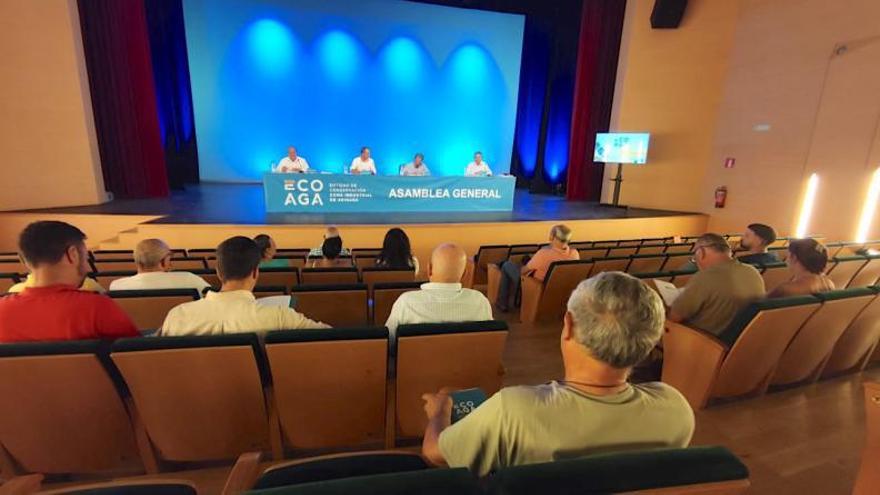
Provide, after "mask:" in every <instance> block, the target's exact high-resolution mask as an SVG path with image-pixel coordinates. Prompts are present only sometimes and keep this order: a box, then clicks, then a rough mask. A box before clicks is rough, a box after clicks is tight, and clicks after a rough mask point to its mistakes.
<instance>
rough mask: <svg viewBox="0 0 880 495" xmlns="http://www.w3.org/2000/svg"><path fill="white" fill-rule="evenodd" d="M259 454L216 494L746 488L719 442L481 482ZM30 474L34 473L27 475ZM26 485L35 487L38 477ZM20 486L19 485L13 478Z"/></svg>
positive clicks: (123, 485)
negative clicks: (276, 460)
mask: <svg viewBox="0 0 880 495" xmlns="http://www.w3.org/2000/svg"><path fill="white" fill-rule="evenodd" d="M260 460H261V456H260V455H259V454H258V453H246V454H243V455H241V456H240V457H239V459H238V461H237V462H236V464H235V466H234V467H233V469H232V472H231V473H230V475H229V477H228V478H227V481H226V485H225V486H224V488H223V491H222V492H221V495H238V494H240V493H244V492H245V491H247V493H253V494H278V493H283V494H301V495H306V494H307V495H313V494H327V493H334V494H368V495H369V494H383V495H395V494H401V495H403V494H407V495H408V494H411V493H419V494H448V493H461V494H486V495H520V494H532V493H620V492H627V493H654V494H660V493H683V492H687V493H701V494H728V495H729V494H736V493H742V492H744V491H745V490H747V489H748V487H749V485H750V483H749V471H748V468H747V467H746V466H745V465H744V464H743V463H742V462H741V461H740V460H739V459H738V458H737V457H736V456H735V455H734V454H733V453H731V452H730V451H729V450H727V449H725V448H723V447H691V448H686V449H652V450H640V451H626V452H618V453H612V454H595V455H591V456H586V457H580V458H572V459H565V460H558V461H554V462H547V463H539V464H531V465H524V466H513V467H508V468H504V469H500V470H499V471H497V472H496V473H494V474H492V475H490V476H489V477H488V478H487V479H486V480H484V481H481V480H478V479H476V478H475V477H474V476H473V475H472V474H471V473H470V472H469V471H467V470H466V469H463V468H453V469H450V468H439V469H437V468H431V467H429V466H428V465H427V464H426V462H425V460H424V459H423V458H422V457H421V456H419V455H418V454H415V453H411V452H403V451H371V452H356V453H351V454H341V455H331V456H321V457H315V458H309V459H302V460H296V461H289V462H284V463H280V464H275V465H272V466H269V467H268V468H265V469H261V468H260V465H259V462H260ZM34 478H36V479H34ZM20 481H30V485H31V489H30V490H26V489H25V490H21V489H20V490H18V491H17V493H19V494H30V493H35V492H36V490H37V489H38V488H39V482H40V479H39V477H38V475H32V476H31V479H30V480H25V479H23V478H19V479H16V480H13V482H20ZM19 485H20V486H26V485H25V484H24V483H19ZM248 490H250V491H248ZM111 492H112V493H114V494H116V495H140V494H142V493H162V494H164V495H196V493H198V486H197V485H195V484H194V483H192V482H189V481H183V480H173V479H158V480H156V479H153V480H123V481H114V482H106V483H97V484H91V485H81V486H74V487H69V488H62V489H58V490H50V491H48V492H43V493H48V494H53V495H86V494H89V495H93V494H95V493H111Z"/></svg>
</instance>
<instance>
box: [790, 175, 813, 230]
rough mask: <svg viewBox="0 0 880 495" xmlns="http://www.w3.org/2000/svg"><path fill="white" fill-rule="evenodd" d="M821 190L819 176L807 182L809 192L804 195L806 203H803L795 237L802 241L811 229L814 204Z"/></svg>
mask: <svg viewBox="0 0 880 495" xmlns="http://www.w3.org/2000/svg"><path fill="white" fill-rule="evenodd" d="M818 189H819V176H818V175H817V174H812V175H810V178H809V180H807V190H806V192H805V194H804V202H803V203H801V215H800V217H799V218H798V223H797V230H796V231H795V236H796V237H797V238H798V239H802V238H804V237H806V236H807V232H808V229H809V227H810V218H811V217H812V216H813V204H814V203H815V202H816V191H817V190H818Z"/></svg>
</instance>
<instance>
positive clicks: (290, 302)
mask: <svg viewBox="0 0 880 495" xmlns="http://www.w3.org/2000/svg"><path fill="white" fill-rule="evenodd" d="M257 304H259V305H260V306H281V307H282V308H292V307H294V306H296V300H294V299H293V297H292V296H269V297H261V298H259V299H257Z"/></svg>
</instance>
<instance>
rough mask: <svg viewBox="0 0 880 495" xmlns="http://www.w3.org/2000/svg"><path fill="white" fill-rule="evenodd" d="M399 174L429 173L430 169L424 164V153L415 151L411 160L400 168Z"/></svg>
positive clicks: (422, 174) (413, 175)
mask: <svg viewBox="0 0 880 495" xmlns="http://www.w3.org/2000/svg"><path fill="white" fill-rule="evenodd" d="M400 175H403V176H408V177H423V176H426V175H431V171H430V170H428V166H427V165H425V155H423V154H421V153H416V156H414V157H413V160H412V161H411V162H409V163H407V164H406V165H404V166H403V168H402V169H400Z"/></svg>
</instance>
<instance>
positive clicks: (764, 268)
mask: <svg viewBox="0 0 880 495" xmlns="http://www.w3.org/2000/svg"><path fill="white" fill-rule="evenodd" d="M755 268H758V269H759V270H760V271H761V278H763V279H764V289H765V290H766V291H767V292H768V293H769V292H770V291H772V290H773V289H775V288H777V287H779V286H780V285H782V284H784V283H785V282H788V281H789V280H791V277H792V273H791V270H789V269H788V266H787V265H786V264H785V263H774V264H772V265H761V266H757V267H755Z"/></svg>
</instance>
